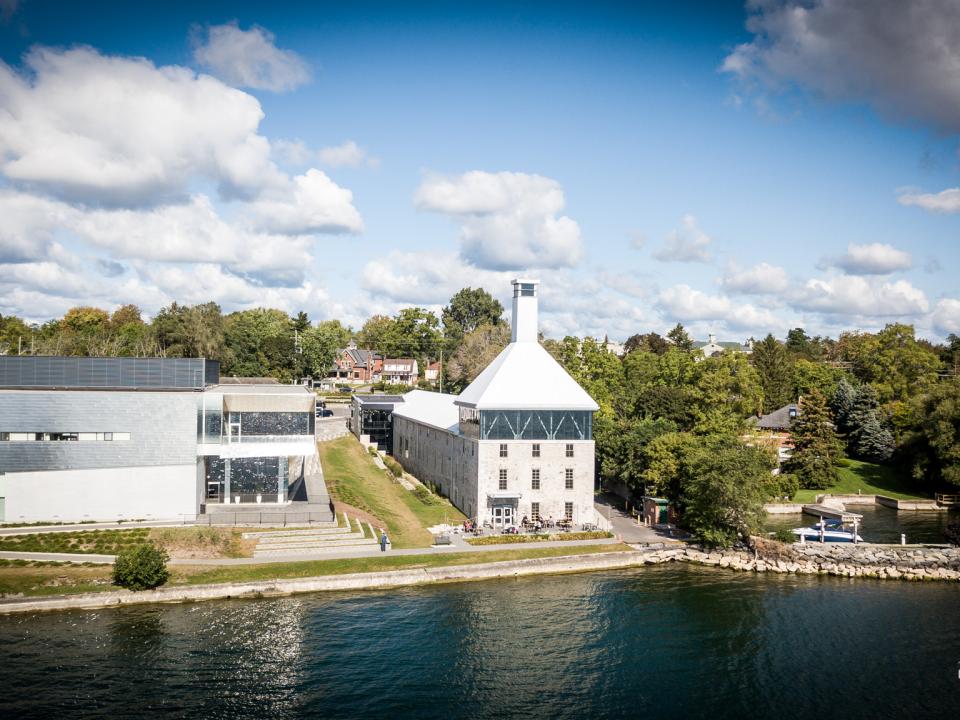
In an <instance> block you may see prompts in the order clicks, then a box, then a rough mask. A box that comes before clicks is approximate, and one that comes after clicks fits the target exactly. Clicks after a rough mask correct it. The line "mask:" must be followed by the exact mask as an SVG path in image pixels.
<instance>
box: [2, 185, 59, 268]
mask: <svg viewBox="0 0 960 720" xmlns="http://www.w3.org/2000/svg"><path fill="white" fill-rule="evenodd" d="M0 218H3V220H2V221H0V262H4V263H10V262H23V261H26V260H35V259H38V258H40V257H42V256H43V255H44V254H45V253H46V251H47V249H48V248H49V247H50V244H51V243H52V242H53V238H54V235H55V232H56V229H57V227H58V226H59V225H60V224H61V223H62V222H63V220H64V207H63V206H61V205H60V204H59V203H57V202H54V201H51V200H47V199H45V198H39V197H33V196H32V195H28V194H25V193H20V192H15V191H11V190H0Z"/></svg>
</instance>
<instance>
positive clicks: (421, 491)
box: [413, 485, 440, 505]
mask: <svg viewBox="0 0 960 720" xmlns="http://www.w3.org/2000/svg"><path fill="white" fill-rule="evenodd" d="M413 495H414V497H416V498H417V500H419V501H420V502H422V503H423V504H424V505H436V504H438V503H439V502H440V500H439V498H437V496H436V495H434V494H433V493H432V492H430V490H429V489H428V488H426V487H424V486H423V485H417V486H416V487H415V488H414V489H413Z"/></svg>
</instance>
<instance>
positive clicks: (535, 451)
mask: <svg viewBox="0 0 960 720" xmlns="http://www.w3.org/2000/svg"><path fill="white" fill-rule="evenodd" d="M533 457H540V443H534V444H533Z"/></svg>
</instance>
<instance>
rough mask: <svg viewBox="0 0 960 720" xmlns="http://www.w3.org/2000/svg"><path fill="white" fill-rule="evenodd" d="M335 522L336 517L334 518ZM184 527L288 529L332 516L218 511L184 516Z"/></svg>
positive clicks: (316, 513) (323, 520) (266, 511)
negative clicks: (191, 525) (263, 527)
mask: <svg viewBox="0 0 960 720" xmlns="http://www.w3.org/2000/svg"><path fill="white" fill-rule="evenodd" d="M333 519H334V521H335V520H336V515H334V516H333ZM182 520H183V524H184V525H189V524H193V525H209V526H211V527H216V526H225V527H231V526H234V525H243V526H247V525H270V526H272V527H277V526H280V527H286V526H288V525H313V524H314V523H327V522H331V520H330V515H328V514H327V513H322V512H283V511H277V510H264V511H262V512H245V511H242V510H241V511H237V512H227V511H218V512H213V513H209V514H207V515H184V516H182Z"/></svg>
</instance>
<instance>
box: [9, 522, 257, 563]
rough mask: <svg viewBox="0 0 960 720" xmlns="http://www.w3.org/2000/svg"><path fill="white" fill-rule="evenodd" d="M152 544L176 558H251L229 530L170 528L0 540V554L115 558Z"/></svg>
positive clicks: (246, 547) (249, 544)
mask: <svg viewBox="0 0 960 720" xmlns="http://www.w3.org/2000/svg"><path fill="white" fill-rule="evenodd" d="M146 543H153V544H155V545H158V546H160V547H162V548H164V549H165V550H166V551H167V552H168V553H169V554H170V557H175V558H218V557H250V556H251V555H252V554H253V545H255V544H256V543H254V542H248V541H245V540H243V539H242V538H241V531H240V530H235V529H232V528H211V527H169V528H131V529H129V530H71V531H67V532H49V533H34V534H29V535H4V536H0V550H6V551H10V552H44V553H71V554H80V555H116V554H117V553H118V552H120V551H121V550H122V549H124V548H127V547H130V546H132V545H144V544H146Z"/></svg>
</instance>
